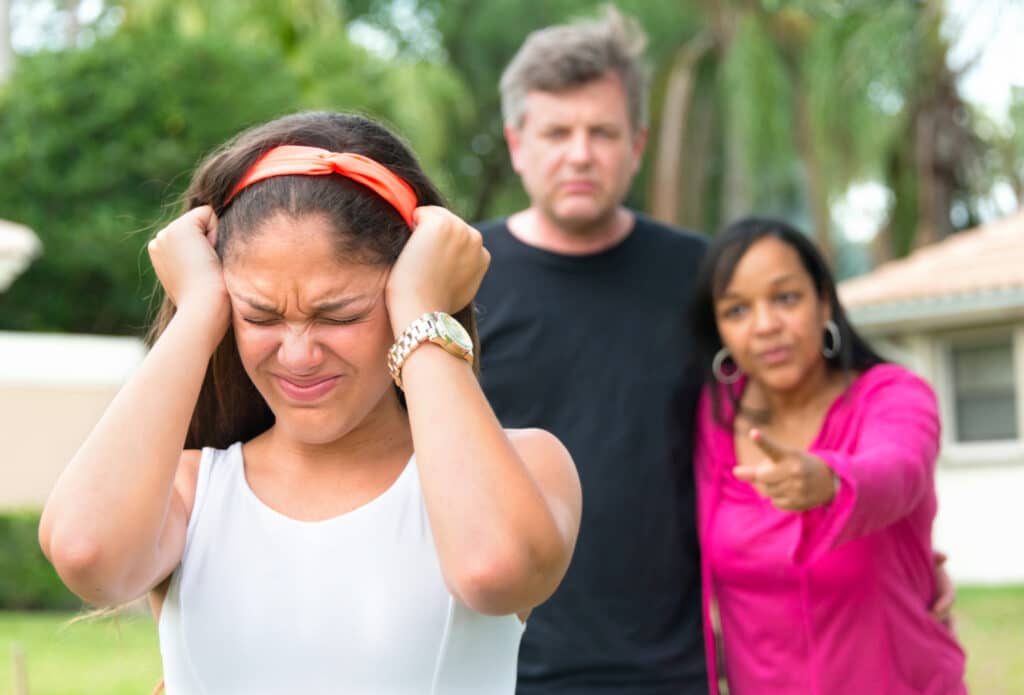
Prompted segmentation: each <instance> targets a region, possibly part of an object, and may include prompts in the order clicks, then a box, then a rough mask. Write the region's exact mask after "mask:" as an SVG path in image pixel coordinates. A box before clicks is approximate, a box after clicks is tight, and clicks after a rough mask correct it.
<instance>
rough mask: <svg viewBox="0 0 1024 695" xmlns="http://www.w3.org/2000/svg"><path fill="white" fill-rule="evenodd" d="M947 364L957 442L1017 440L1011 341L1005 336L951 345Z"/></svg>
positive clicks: (1015, 380) (1014, 379)
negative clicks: (951, 381) (949, 368)
mask: <svg viewBox="0 0 1024 695" xmlns="http://www.w3.org/2000/svg"><path fill="white" fill-rule="evenodd" d="M950 363H951V366H952V370H953V391H954V404H955V405H954V407H955V413H956V438H957V441H960V442H981V441H992V440H1000V439H1016V438H1017V397H1016V383H1017V379H1016V375H1015V374H1014V369H1013V340H1012V339H1011V338H1010V337H1009V336H1007V337H1006V338H1005V339H1003V340H1001V341H1000V342H996V343H987V344H983V345H953V346H952V347H951V349H950Z"/></svg>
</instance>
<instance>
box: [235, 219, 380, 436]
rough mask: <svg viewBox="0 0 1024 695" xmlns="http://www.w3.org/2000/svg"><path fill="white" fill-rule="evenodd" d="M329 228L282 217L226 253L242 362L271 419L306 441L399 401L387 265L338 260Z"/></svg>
mask: <svg viewBox="0 0 1024 695" xmlns="http://www.w3.org/2000/svg"><path fill="white" fill-rule="evenodd" d="M333 234H334V232H333V230H332V228H331V226H330V225H329V223H328V222H327V220H326V218H324V217H322V216H319V215H307V216H304V217H301V218H299V219H293V218H291V217H289V216H287V215H283V214H281V215H277V216H275V217H274V218H272V219H271V220H269V221H268V222H267V223H266V224H264V225H263V226H262V227H261V228H260V229H259V230H258V231H256V232H255V234H254V235H253V236H252V237H251V238H249V239H247V240H246V241H244V242H239V243H236V244H235V245H234V246H233V248H231V249H230V252H229V253H228V254H227V256H226V257H225V259H224V281H225V285H226V286H227V289H228V293H229V294H230V296H231V305H232V326H233V328H234V334H235V341H236V342H237V344H238V353H239V355H240V356H241V359H242V365H243V366H244V368H245V371H246V373H247V374H248V375H249V378H250V379H251V380H252V382H253V384H254V385H255V386H256V388H257V390H258V391H259V392H260V394H262V396H263V398H264V399H265V400H266V401H267V405H269V406H270V409H271V411H273V413H274V416H275V418H276V426H277V427H279V428H282V429H283V430H285V431H287V432H288V433H290V434H291V435H292V436H293V437H295V438H296V439H297V440H299V441H302V442H305V443H312V444H324V443H329V442H333V441H336V440H337V439H339V438H341V437H342V436H344V435H346V434H348V433H349V432H351V431H353V430H354V429H356V428H357V427H358V426H360V425H361V424H362V423H363V422H364V421H366V420H367V418H369V417H372V416H375V415H380V414H382V413H386V412H388V411H389V410H393V409H395V408H397V407H398V401H397V397H396V395H395V393H394V389H393V388H392V383H391V376H390V374H389V373H388V370H387V362H386V358H387V350H388V348H389V347H390V346H391V344H392V342H393V340H394V336H393V334H392V330H391V325H390V323H389V321H388V313H387V307H386V305H385V301H384V287H385V282H386V280H387V274H388V269H387V268H386V267H380V266H374V265H367V264H364V263H354V262H351V263H350V262H344V261H340V260H339V259H338V255H337V251H336V250H335V248H334V245H333V242H332V235H333Z"/></svg>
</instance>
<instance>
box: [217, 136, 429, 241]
mask: <svg viewBox="0 0 1024 695" xmlns="http://www.w3.org/2000/svg"><path fill="white" fill-rule="evenodd" d="M296 174H297V175H300V176H326V175H328V174H341V175H342V176H344V177H346V178H349V179H352V180H353V181H357V182H358V183H361V184H363V185H364V186H366V187H367V188H369V189H370V190H372V191H373V192H374V193H376V194H377V195H379V196H380V197H381V198H383V199H384V200H386V201H388V202H389V203H391V205H392V206H393V207H394V208H395V209H396V210H398V214H400V215H401V216H402V219H404V220H405V222H406V224H408V225H409V226H410V227H412V226H413V221H412V212H413V210H415V209H416V193H415V192H413V190H412V187H411V186H410V185H409V184H408V183H406V182H405V181H404V180H403V179H402V178H401V177H399V176H398V175H396V174H395V173H394V172H392V171H391V170H390V169H388V168H387V167H385V166H384V165H383V164H379V163H378V162H375V161H374V160H372V159H370V158H369V157H364V156H363V155H361V154H354V153H352V152H331V151H330V150H324V149H320V148H319V147H306V146H304V145H280V146H278V147H275V148H273V149H272V150H269V151H268V152H267V153H266V154H264V155H263V156H262V157H260V158H259V159H258V160H256V163H255V164H253V165H252V168H250V169H249V171H248V172H247V173H246V174H245V176H243V177H242V180H241V181H239V182H238V185H237V186H235V189H234V190H233V191H231V195H229V196H228V199H227V200H225V201H224V205H227V204H228V203H230V202H231V200H232V198H234V197H235V196H236V195H238V192H239V191H241V190H242V189H243V188H245V187H246V186H248V185H250V184H253V183H256V182H257V181H262V180H263V179H269V178H272V177H274V176H290V175H296Z"/></svg>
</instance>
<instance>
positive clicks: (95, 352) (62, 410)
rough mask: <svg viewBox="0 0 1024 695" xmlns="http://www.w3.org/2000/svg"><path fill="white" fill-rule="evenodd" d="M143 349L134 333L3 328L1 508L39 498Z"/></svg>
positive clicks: (31, 504)
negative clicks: (62, 332)
mask: <svg viewBox="0 0 1024 695" xmlns="http://www.w3.org/2000/svg"><path fill="white" fill-rule="evenodd" d="M144 354H145V349H144V347H143V345H142V342H141V341H139V340H136V339H134V338H116V337H103V336H79V335H50V334H33V333H5V332H0V441H2V442H3V454H2V456H0V509H12V508H28V509H32V508H39V507H41V506H42V504H43V502H44V501H45V500H46V497H47V495H48V494H49V491H50V489H51V488H52V487H53V483H54V482H55V481H56V479H57V476H58V475H59V474H60V472H61V471H62V470H63V469H64V466H66V465H67V463H68V461H69V460H70V459H71V457H72V456H73V455H74V453H75V451H77V450H78V447H79V445H81V443H82V441H83V440H84V439H85V437H86V435H87V434H88V433H89V431H90V430H91V429H92V427H93V426H94V425H95V424H96V422H97V421H98V420H99V418H100V416H101V415H102V414H103V411H104V410H105V409H106V407H107V405H108V404H109V403H110V401H111V400H112V399H113V397H114V395H115V394H116V393H117V391H118V389H119V388H120V386H121V385H122V384H123V383H124V381H125V380H126V379H127V377H128V375H129V374H131V372H132V371H133V370H134V369H135V368H136V367H137V366H138V364H139V363H140V362H141V361H142V357H143V356H144Z"/></svg>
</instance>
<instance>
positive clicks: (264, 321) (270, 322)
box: [242, 316, 281, 326]
mask: <svg viewBox="0 0 1024 695" xmlns="http://www.w3.org/2000/svg"><path fill="white" fill-rule="evenodd" d="M242 320H243V321H245V322H246V323H251V324H252V325H254V326H273V325H274V324H275V323H277V322H278V321H280V320H281V319H279V318H266V319H257V318H253V317H251V316H243V317H242Z"/></svg>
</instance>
